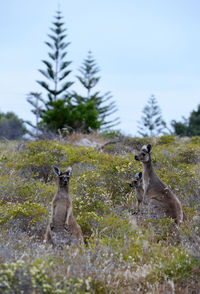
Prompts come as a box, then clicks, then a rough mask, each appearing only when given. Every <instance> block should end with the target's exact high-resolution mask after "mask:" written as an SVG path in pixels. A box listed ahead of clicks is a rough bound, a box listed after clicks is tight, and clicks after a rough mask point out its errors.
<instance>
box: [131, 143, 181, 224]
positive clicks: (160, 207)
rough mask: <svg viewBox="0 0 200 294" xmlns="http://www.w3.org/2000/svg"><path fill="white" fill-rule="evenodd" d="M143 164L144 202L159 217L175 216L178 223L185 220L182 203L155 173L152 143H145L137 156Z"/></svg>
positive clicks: (136, 158)
mask: <svg viewBox="0 0 200 294" xmlns="http://www.w3.org/2000/svg"><path fill="white" fill-rule="evenodd" d="M135 160H139V161H141V162H142V164H143V174H142V178H143V189H144V203H145V204H149V206H150V211H151V214H152V215H153V214H154V216H155V217H157V218H160V217H169V218H173V219H174V220H175V222H176V223H180V222H182V221H183V210H182V206H181V203H180V202H179V200H178V199H177V197H176V196H175V195H174V194H173V193H172V191H171V190H170V189H168V188H167V186H166V185H165V184H164V183H163V182H162V181H161V180H160V178H159V177H158V176H157V174H156V173H155V171H154V169H153V166H152V161H151V145H150V144H148V145H144V146H143V147H142V148H141V150H140V152H139V154H138V155H136V156H135ZM147 202H148V203H147Z"/></svg>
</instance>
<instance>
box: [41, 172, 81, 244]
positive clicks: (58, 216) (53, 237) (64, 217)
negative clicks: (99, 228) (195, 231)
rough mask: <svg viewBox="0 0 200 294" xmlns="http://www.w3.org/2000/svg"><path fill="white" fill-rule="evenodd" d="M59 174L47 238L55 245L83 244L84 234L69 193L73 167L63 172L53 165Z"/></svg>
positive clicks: (48, 241)
mask: <svg viewBox="0 0 200 294" xmlns="http://www.w3.org/2000/svg"><path fill="white" fill-rule="evenodd" d="M53 170H54V172H55V174H56V175H57V176H58V191H57V193H56V194H55V196H54V197H53V201H52V205H51V219H50V221H49V224H48V226H47V230H46V234H45V239H46V241H47V243H50V244H52V245H53V246H55V245H57V243H60V244H66V245H81V244H82V243H83V234H82V230H81V228H80V226H79V225H78V223H77V222H76V219H75V217H74V215H73V212H72V200H71V197H70V193H69V180H70V174H71V171H72V169H71V167H69V168H68V169H67V170H66V171H65V172H63V173H62V172H61V171H60V169H59V168H58V167H56V166H54V167H53Z"/></svg>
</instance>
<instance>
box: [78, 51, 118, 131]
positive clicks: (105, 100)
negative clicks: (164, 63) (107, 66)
mask: <svg viewBox="0 0 200 294" xmlns="http://www.w3.org/2000/svg"><path fill="white" fill-rule="evenodd" d="M99 71H100V70H99V67H98V66H97V64H96V61H95V60H94V58H93V56H92V53H91V51H89V52H88V56H87V57H86V59H84V61H83V64H82V66H81V67H80V69H79V72H80V73H81V75H79V76H77V79H78V80H79V82H80V83H81V85H82V86H83V87H84V88H85V89H86V96H81V95H79V94H77V93H76V92H74V94H73V97H74V98H75V101H76V103H77V104H79V103H86V102H88V101H93V102H94V104H95V107H96V110H97V112H98V115H99V121H100V126H101V128H111V127H113V126H116V125H117V124H119V118H115V119H113V120H110V121H107V120H106V119H107V117H108V116H110V115H112V114H114V113H115V112H116V111H117V107H116V103H115V102H114V101H111V98H112V95H111V94H110V92H106V93H105V94H101V93H100V92H99V91H96V92H93V93H92V90H93V88H94V87H95V86H96V85H97V84H98V82H99V80H100V77H99V76H98V75H97V74H98V72H99Z"/></svg>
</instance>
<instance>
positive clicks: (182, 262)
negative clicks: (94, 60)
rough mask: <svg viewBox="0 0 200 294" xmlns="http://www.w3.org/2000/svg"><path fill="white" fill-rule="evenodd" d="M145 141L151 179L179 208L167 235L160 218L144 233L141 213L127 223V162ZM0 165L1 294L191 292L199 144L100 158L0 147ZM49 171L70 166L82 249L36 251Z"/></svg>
mask: <svg viewBox="0 0 200 294" xmlns="http://www.w3.org/2000/svg"><path fill="white" fill-rule="evenodd" d="M110 136H111V134H110ZM91 138H92V137H91ZM101 139H102V138H101ZM105 140H107V134H106V137H105ZM147 140H148V142H150V143H151V144H152V145H153V146H154V147H153V150H154V152H153V155H152V159H153V163H154V167H155V169H156V172H157V173H158V175H159V177H160V178H161V179H162V180H163V181H164V182H165V183H166V184H167V185H168V186H169V187H170V188H171V189H172V190H173V191H174V192H175V193H176V194H177V196H178V198H179V199H180V201H181V203H182V204H183V208H184V212H185V216H186V220H185V222H184V223H183V224H181V225H180V227H179V228H177V229H175V228H174V223H173V221H172V220H170V219H165V218H163V219H161V220H159V221H158V222H157V223H156V225H155V223H154V224H153V223H152V220H151V219H149V218H148V214H147V208H146V206H142V207H141V213H139V214H138V215H135V214H134V213H135V211H136V206H137V203H136V199H135V195H134V190H133V189H131V188H130V187H129V183H130V181H131V179H132V177H133V176H134V174H135V173H136V172H137V171H141V170H142V166H141V165H140V163H139V162H136V161H135V160H134V154H135V153H136V152H137V150H138V149H139V148H140V146H141V145H143V144H145V143H146V142H147ZM0 164H1V167H2V168H1V169H0V195H1V206H0V226H1V232H0V238H1V246H0V261H1V262H0V292H1V293H8V294H10V293H23V292H24V293H63V294H64V293H77V294H79V293H95V294H96V293H97V294H98V293H101V294H102V293H106V294H107V293H155V294H156V293H183V294H186V293H198V291H199V288H200V262H199V260H200V255H199V246H200V213H199V212H200V200H199V194H200V187H199V180H200V179H199V169H200V144H199V137H193V138H191V139H189V138H188V139H187V140H184V141H183V140H181V139H179V138H177V137H174V136H172V135H170V136H166V135H165V136H163V137H159V138H155V137H154V138H148V139H147V138H130V137H125V138H123V144H122V143H121V142H118V143H116V144H113V145H109V144H108V145H105V146H104V147H102V149H101V152H100V151H98V150H96V149H94V148H85V147H76V146H75V145H72V144H69V143H67V142H64V141H63V142H59V141H36V142H27V143H23V142H12V141H10V142H9V143H7V142H5V141H1V142H0ZM53 165H57V166H59V167H60V168H61V169H66V167H67V166H72V178H71V182H70V191H71V195H72V199H73V210H74V215H75V216H76V219H77V221H78V222H79V224H80V226H81V228H82V230H83V233H84V239H85V246H84V247H83V248H76V247H71V248H63V249H62V250H60V249H53V248H51V247H50V246H47V245H46V244H45V243H43V236H44V232H45V229H46V225H47V221H48V213H49V211H50V203H51V200H52V198H53V195H54V193H55V191H56V189H57V187H56V185H55V178H54V174H53V172H52V166H53Z"/></svg>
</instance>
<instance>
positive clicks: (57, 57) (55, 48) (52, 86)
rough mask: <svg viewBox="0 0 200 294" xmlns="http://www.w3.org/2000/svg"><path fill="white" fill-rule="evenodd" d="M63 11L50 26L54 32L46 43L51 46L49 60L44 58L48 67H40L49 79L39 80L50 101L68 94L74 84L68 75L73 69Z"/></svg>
mask: <svg viewBox="0 0 200 294" xmlns="http://www.w3.org/2000/svg"><path fill="white" fill-rule="evenodd" d="M62 18H63V17H62V16H61V12H60V11H57V13H56V16H55V21H54V22H53V27H51V28H50V30H51V31H52V34H48V37H49V38H50V41H49V42H45V44H46V45H47V46H48V47H49V48H50V52H48V55H49V58H50V61H49V60H42V62H43V64H44V65H45V67H46V69H45V70H42V69H40V70H39V71H40V73H41V74H42V75H43V76H44V77H45V78H46V79H47V80H48V81H49V83H47V82H46V81H37V82H38V84H40V85H41V86H42V87H43V88H44V89H45V90H46V91H47V93H48V98H49V101H56V100H57V99H61V98H64V96H66V94H67V90H68V89H69V87H70V86H71V85H72V84H73V82H70V81H68V80H67V79H68V75H69V74H70V73H71V70H69V69H68V66H69V65H70V64H71V61H66V60H65V57H66V55H67V51H66V48H67V47H68V46H69V44H70V43H69V42H67V43H66V42H65V38H66V36H67V35H66V34H65V32H66V29H65V28H63V26H64V22H63V21H62Z"/></svg>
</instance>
